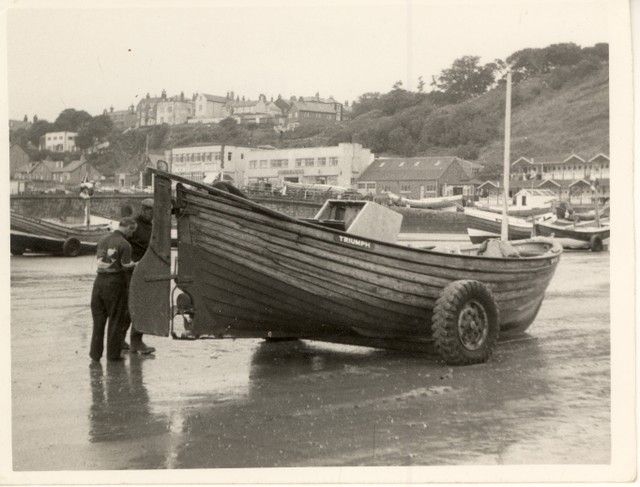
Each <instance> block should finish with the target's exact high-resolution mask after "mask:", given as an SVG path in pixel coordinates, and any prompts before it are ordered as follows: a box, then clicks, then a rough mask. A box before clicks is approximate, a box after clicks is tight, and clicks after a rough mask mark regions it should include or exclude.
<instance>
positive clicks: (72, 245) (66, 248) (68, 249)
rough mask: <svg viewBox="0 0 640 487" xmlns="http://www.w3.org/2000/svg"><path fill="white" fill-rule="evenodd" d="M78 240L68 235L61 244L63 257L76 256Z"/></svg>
mask: <svg viewBox="0 0 640 487" xmlns="http://www.w3.org/2000/svg"><path fill="white" fill-rule="evenodd" d="M80 248H81V245H80V240H78V239H77V238H74V237H69V238H68V239H66V240H65V241H64V243H63V244H62V253H63V254H64V255H65V257H77V256H78V255H80Z"/></svg>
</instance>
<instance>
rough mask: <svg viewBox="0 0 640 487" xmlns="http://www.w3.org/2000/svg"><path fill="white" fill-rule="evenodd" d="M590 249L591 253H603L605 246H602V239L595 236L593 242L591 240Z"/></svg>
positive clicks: (592, 238)
mask: <svg viewBox="0 0 640 487" xmlns="http://www.w3.org/2000/svg"><path fill="white" fill-rule="evenodd" d="M589 248H590V249H591V252H602V250H603V249H604V245H603V244H602V239H601V238H600V236H599V235H593V236H592V237H591V240H589Z"/></svg>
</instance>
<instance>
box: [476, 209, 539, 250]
mask: <svg viewBox="0 0 640 487" xmlns="http://www.w3.org/2000/svg"><path fill="white" fill-rule="evenodd" d="M464 215H465V220H466V222H467V233H468V234H469V239H470V240H471V242H472V243H474V244H478V243H482V242H484V241H485V240H487V239H490V238H500V235H501V232H502V215H500V214H498V213H493V212H488V211H481V210H475V209H470V208H465V210H464ZM532 233H533V223H532V222H528V221H526V220H523V219H521V218H509V233H508V240H523V239H528V238H531V235H532Z"/></svg>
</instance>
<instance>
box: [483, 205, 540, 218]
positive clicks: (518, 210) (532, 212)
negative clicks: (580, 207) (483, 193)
mask: <svg viewBox="0 0 640 487" xmlns="http://www.w3.org/2000/svg"><path fill="white" fill-rule="evenodd" d="M473 208H474V209H476V210H480V211H488V212H491V213H499V214H502V212H503V208H502V207H499V206H489V205H478V204H476V205H474V206H473ZM550 212H552V210H551V206H550V205H545V206H513V205H511V206H508V207H507V214H508V215H509V216H510V217H512V216H514V217H516V218H527V217H533V216H541V215H546V214H547V213H550Z"/></svg>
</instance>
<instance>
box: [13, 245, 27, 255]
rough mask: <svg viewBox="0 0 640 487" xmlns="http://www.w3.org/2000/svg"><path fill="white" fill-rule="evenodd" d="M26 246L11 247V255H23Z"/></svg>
mask: <svg viewBox="0 0 640 487" xmlns="http://www.w3.org/2000/svg"><path fill="white" fill-rule="evenodd" d="M24 250H25V248H24V247H19V246H14V247H11V255H22V254H24Z"/></svg>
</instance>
